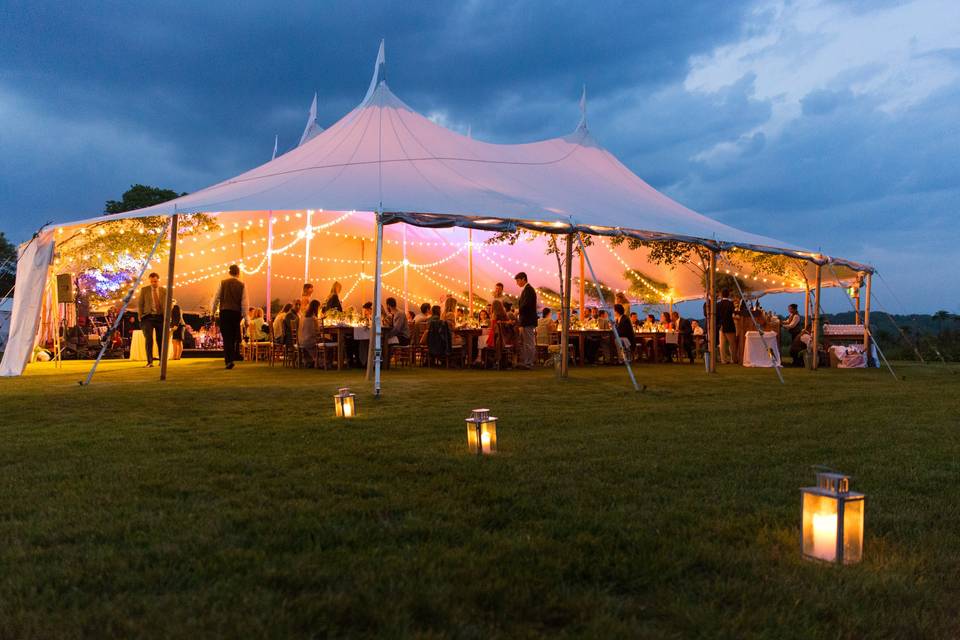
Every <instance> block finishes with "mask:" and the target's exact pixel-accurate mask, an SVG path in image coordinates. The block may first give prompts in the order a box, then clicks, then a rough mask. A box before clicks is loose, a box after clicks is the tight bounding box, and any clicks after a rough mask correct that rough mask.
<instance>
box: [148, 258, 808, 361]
mask: <svg viewBox="0 0 960 640" xmlns="http://www.w3.org/2000/svg"><path fill="white" fill-rule="evenodd" d="M228 274H229V277H228V278H226V279H224V280H222V281H221V282H220V284H219V286H218V288H217V292H216V295H215V296H214V299H213V302H212V305H211V309H212V310H213V312H214V314H215V317H217V312H218V311H219V314H218V319H217V325H216V328H215V329H214V331H215V332H217V333H219V335H220V337H221V338H222V343H223V351H224V360H225V364H226V368H227V369H231V368H233V366H234V363H235V362H236V361H238V360H240V359H241V356H240V353H241V344H242V341H244V340H245V341H248V342H249V343H251V344H262V343H267V344H270V343H271V342H272V343H276V344H279V345H284V346H287V347H290V348H296V349H299V350H301V352H302V353H303V354H305V356H306V358H307V365H308V366H317V365H318V355H319V350H320V349H321V348H323V347H325V346H331V345H330V343H331V342H333V341H334V340H335V337H333V336H331V335H329V334H325V333H324V326H323V318H324V317H325V316H326V315H327V314H330V313H331V312H336V313H337V314H343V312H344V309H343V302H342V300H341V297H340V295H341V292H342V286H341V284H340V283H339V282H334V283H333V284H332V286H331V287H330V290H329V292H328V293H327V295H326V296H325V297H324V299H323V300H322V301H321V300H319V299H315V298H314V287H313V285H312V284H309V283H307V284H304V285H303V288H302V291H301V294H300V296H299V297H298V298H296V299H294V300H291V301H290V302H288V303H286V304H285V305H284V306H283V307H282V308H281V309H280V311H279V312H278V313H277V314H276V315H275V316H274V318H273V320H272V324H270V323H268V322H267V315H266V313H265V312H264V310H263V309H262V308H259V307H252V306H249V305H248V303H247V292H246V286H245V285H244V283H243V282H242V281H241V280H240V278H239V275H240V270H239V267H237V265H231V266H230V268H229V271H228ZM159 280H160V278H159V275H158V274H156V273H151V274H150V276H149V284H148V285H147V286H145V287H143V288H142V289H141V291H140V296H139V298H138V303H137V304H138V307H137V310H138V314H139V318H140V325H141V328H142V330H143V333H144V338H145V341H146V344H145V346H146V351H147V366H148V367H150V366H153V353H154V350H153V345H154V340H156V341H157V343H158V345H159V346H162V342H163V336H162V335H161V333H162V329H161V328H162V325H163V314H164V310H165V305H166V295H167V292H166V289H165V288H164V287H161V286H160V285H159ZM514 280H515V282H516V285H517V287H518V289H519V295H518V296H516V297H515V298H513V299H509V298H508V297H507V296H506V295H505V293H504V286H503V284H502V283H497V284H496V285H495V288H494V290H493V291H492V293H491V298H490V301H489V302H488V303H487V304H486V306H485V307H484V308H482V309H480V310H479V311H478V312H477V313H475V314H471V313H469V312H468V311H467V310H466V309H465V308H464V307H463V306H461V305H459V304H458V302H457V299H456V298H454V297H453V296H452V295H447V296H446V297H444V298H443V300H442V301H440V303H439V304H434V303H431V302H424V303H422V304H421V305H420V306H419V310H413V309H411V310H409V311H407V312H404V311H403V310H401V309H400V308H398V305H397V301H396V299H395V298H392V297H390V298H387V299H386V300H385V304H384V306H383V307H382V309H381V322H382V337H383V344H384V346H385V348H386V349H389V348H390V347H391V346H400V347H406V346H408V345H410V344H411V343H413V342H415V343H416V344H417V345H420V346H423V347H425V348H426V350H427V353H428V354H429V356H430V357H431V358H448V357H449V356H450V355H451V354H452V353H453V352H454V351H456V350H458V349H462V348H463V347H464V346H465V345H464V340H465V338H464V337H463V335H461V332H460V331H458V329H460V328H462V327H464V326H465V325H469V326H471V327H477V328H479V329H480V332H479V335H478V336H475V335H469V336H468V337H467V338H466V339H469V340H471V341H475V342H474V343H472V344H471V345H470V346H471V347H472V349H471V351H473V352H474V353H475V354H476V359H475V361H474V362H473V364H475V365H482V364H484V354H485V349H486V351H490V350H493V349H498V351H499V350H500V348H501V347H509V348H512V349H513V350H514V351H515V352H516V354H517V364H516V366H517V367H518V368H521V369H529V368H532V367H533V365H534V362H535V360H536V357H537V347H538V346H548V347H550V346H555V341H556V333H557V331H558V322H559V319H558V317H557V316H558V314H557V313H556V312H555V311H554V310H552V309H550V308H546V307H545V308H543V309H540V310H539V311H538V309H537V293H536V290H535V289H534V287H533V286H532V285H531V284H530V282H529V281H528V279H527V275H526V273H524V272H520V273H518V274H517V275H516V276H515V278H514ZM513 300H516V306H515V307H514V303H513ZM244 310H245V312H244ZM758 310H759V304H755V307H754V308H753V309H750V308H749V306H748V305H747V304H746V303H743V302H740V303H739V304H738V303H735V302H734V301H733V300H732V299H731V298H730V292H729V290H728V289H723V290H722V291H721V295H720V299H719V300H718V301H717V338H718V350H719V359H720V362H723V363H737V362H739V359H740V352H739V349H738V347H737V345H738V343H739V341H740V338H741V337H742V336H741V335H740V334H741V333H745V331H746V330H753V327H752V326H747V325H746V324H744V323H742V322H741V323H738V322H737V321H736V319H737V317H738V316H749V315H750V314H756V313H757V312H758ZM348 311H349V315H350V316H354V314H355V310H354V309H352V308H351V309H349V310H348ZM708 311H709V309H708V308H707V305H706V304H705V305H704V312H705V315H707V312H708ZM571 313H572V316H573V323H574V325H575V326H577V325H579V326H581V327H585V328H596V329H598V330H600V331H610V330H612V329H613V328H614V327H615V328H616V333H617V335H618V337H619V341H620V343H619V345H618V344H617V343H615V342H613V341H611V340H609V339H608V338H606V337H604V336H602V335H600V334H590V335H589V336H587V337H586V338H585V340H584V343H585V344H584V353H583V354H582V355H583V359H584V360H585V361H586V362H588V363H595V362H597V360H598V358H599V357H602V358H603V359H604V360H605V361H606V362H619V361H622V359H624V358H627V359H632V358H633V357H634V356H635V355H639V356H641V357H646V358H648V359H651V360H653V359H654V353H655V350H656V345H657V344H658V343H656V339H644V338H645V336H644V334H666V333H669V334H675V335H676V336H677V339H676V341H668V342H667V343H666V344H665V345H664V349H663V353H662V354H660V357H662V358H663V359H667V360H673V359H678V358H679V357H680V356H681V355H686V357H687V358H688V359H689V360H690V361H693V360H694V359H695V357H696V355H699V353H698V352H702V350H703V348H704V344H705V340H703V339H702V337H703V335H704V329H703V327H701V326H700V324H699V323H698V321H696V320H691V319H688V318H684V317H682V316H681V315H680V314H679V313H678V312H677V311H673V312H667V311H664V312H662V313H661V314H660V317H659V319H658V318H657V317H656V316H655V315H654V314H652V313H648V314H646V315H645V316H643V317H641V316H640V315H639V314H638V313H637V312H635V311H632V310H631V309H630V302H629V300H628V299H627V298H626V296H625V295H624V294H622V293H618V294H617V295H616V298H615V304H614V305H613V317H612V318H611V317H609V314H608V312H607V310H606V309H601V308H597V307H585V308H584V313H583V317H582V318H580V317H578V315H579V314H578V311H577V310H573V311H572V312H571ZM359 317H360V319H361V321H362V322H363V323H365V324H366V325H367V326H368V327H369V326H371V325H372V323H373V318H374V313H373V303H372V302H367V303H365V304H364V305H363V306H362V307H361V310H360V314H359ZM755 317H756V316H755ZM745 327H746V328H745ZM783 328H785V329H786V330H787V332H788V333H789V334H790V339H791V346H790V353H791V355H792V356H793V364H794V365H795V366H802V364H803V353H804V351H805V350H806V344H807V340H809V333H808V332H807V333H806V337H807V340H805V339H804V337H805V330H804V327H803V322H802V320H801V318H800V315H799V313H798V310H797V305H795V304H791V305H790V307H789V315H788V317H787V319H786V320H785V322H784V324H783ZM189 331H190V328H189V327H188V325H187V324H186V323H185V321H184V319H183V314H182V312H181V309H180V306H179V305H176V304H174V305H172V310H171V318H170V339H171V340H172V342H171V347H172V349H171V357H172V358H173V359H179V358H180V357H181V354H182V353H183V343H184V338H185V334H186V333H188V332H189ZM368 347H369V341H368V340H350V341H349V345H348V355H349V358H350V360H351V361H352V362H356V363H357V364H359V365H361V366H365V365H366V362H367V359H368ZM575 348H578V347H576V346H575ZM577 355H580V354H577Z"/></svg>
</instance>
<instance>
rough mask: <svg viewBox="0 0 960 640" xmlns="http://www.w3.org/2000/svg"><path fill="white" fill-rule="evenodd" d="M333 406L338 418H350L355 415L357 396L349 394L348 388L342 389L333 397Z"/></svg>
mask: <svg viewBox="0 0 960 640" xmlns="http://www.w3.org/2000/svg"><path fill="white" fill-rule="evenodd" d="M333 406H334V408H335V409H336V411H337V417H338V418H352V417H354V416H355V415H357V396H356V395H355V394H353V393H350V388H349V387H343V388H342V389H339V390H338V391H337V395H335V396H333Z"/></svg>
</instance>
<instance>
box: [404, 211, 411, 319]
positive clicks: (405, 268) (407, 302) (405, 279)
mask: <svg viewBox="0 0 960 640" xmlns="http://www.w3.org/2000/svg"><path fill="white" fill-rule="evenodd" d="M409 297H410V294H409V293H408V292H407V223H406V222H404V223H403V315H407V312H408V311H410V303H409V301H408V298H409Z"/></svg>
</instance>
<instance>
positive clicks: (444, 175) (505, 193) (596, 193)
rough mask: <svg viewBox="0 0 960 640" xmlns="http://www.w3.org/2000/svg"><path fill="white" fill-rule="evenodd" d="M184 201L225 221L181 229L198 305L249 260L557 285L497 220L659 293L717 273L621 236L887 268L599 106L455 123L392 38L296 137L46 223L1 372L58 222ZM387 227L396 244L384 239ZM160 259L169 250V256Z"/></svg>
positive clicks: (442, 281) (456, 288)
mask: <svg viewBox="0 0 960 640" xmlns="http://www.w3.org/2000/svg"><path fill="white" fill-rule="evenodd" d="M175 213H176V214H191V213H207V214H209V215H212V216H213V217H214V218H215V220H216V221H217V223H218V226H219V229H214V230H212V231H211V232H209V233H206V234H204V235H201V236H193V237H191V238H187V239H185V240H184V241H181V246H180V247H179V250H178V262H177V274H178V275H177V283H176V287H177V290H176V292H175V297H176V298H177V299H178V300H179V301H180V302H181V304H182V306H185V307H186V308H192V307H199V306H201V305H203V304H204V303H205V302H206V301H207V300H209V297H210V294H211V293H212V291H213V289H214V288H215V283H216V279H217V278H220V277H223V273H224V272H225V270H226V267H227V265H229V264H231V263H233V262H240V263H241V264H243V266H244V272H245V274H246V275H245V278H246V280H247V282H248V283H250V287H251V299H260V300H263V301H264V302H266V301H267V300H268V298H269V297H281V298H286V299H290V298H292V297H293V295H295V292H296V291H297V290H299V285H300V284H301V283H302V282H304V281H305V279H308V280H311V281H314V282H316V283H317V284H318V289H319V290H320V293H322V292H323V290H324V288H325V286H326V284H325V283H327V282H331V281H333V280H340V281H344V286H345V288H347V289H349V291H348V292H347V298H348V302H349V301H350V300H349V298H350V293H351V292H354V291H356V292H357V293H358V294H361V293H362V295H364V296H365V297H366V299H373V298H374V297H375V296H376V295H378V294H379V291H380V289H379V288H378V287H375V286H374V283H376V282H381V283H382V285H383V288H384V289H385V290H386V291H387V292H388V293H393V294H396V295H397V297H406V298H409V300H410V302H417V303H419V302H420V301H422V300H424V299H432V300H435V299H437V298H439V295H440V294H441V293H446V292H454V293H456V294H458V295H465V292H466V290H467V289H468V287H469V285H471V284H472V285H473V286H472V287H469V288H470V292H473V291H474V290H476V291H479V292H481V293H480V295H481V296H482V295H484V293H485V292H486V291H489V288H488V287H489V286H490V285H492V283H493V282H494V281H496V280H501V281H505V282H509V279H510V276H511V275H512V273H514V272H516V271H519V270H526V271H528V272H531V279H532V280H534V284H539V285H541V286H544V287H546V288H549V289H551V290H553V291H557V290H558V289H559V286H558V283H557V277H558V273H557V268H556V262H555V259H554V258H553V257H552V256H547V255H545V253H544V241H543V239H542V237H541V238H540V239H537V240H534V241H533V242H531V243H529V244H528V243H526V242H523V241H521V242H520V243H518V246H503V245H488V244H484V243H483V241H484V240H485V239H486V238H487V237H489V236H490V235H491V234H492V233H494V232H500V231H510V230H516V229H527V230H532V231H539V232H547V233H557V234H569V233H571V232H576V231H579V232H582V233H584V234H588V235H590V236H591V237H593V238H594V245H595V247H594V249H591V255H590V257H591V259H592V260H593V261H594V263H595V264H594V266H595V267H596V270H597V272H598V273H599V274H600V275H601V280H602V281H603V282H604V283H605V284H606V285H607V286H609V287H610V288H611V289H617V290H619V289H624V290H626V289H628V288H629V285H630V281H631V280H632V281H633V282H634V283H636V282H637V281H638V279H639V281H640V282H641V283H643V282H647V284H648V285H649V288H650V292H651V295H650V296H649V298H648V299H649V300H653V301H660V300H666V299H670V300H673V301H676V300H683V299H692V298H697V297H702V292H703V282H702V274H700V273H697V272H696V271H695V270H691V269H684V268H675V269H666V270H665V269H662V268H661V269H658V268H656V267H651V266H650V265H648V264H647V263H646V260H645V258H644V256H645V255H646V252H645V251H644V250H639V251H636V252H631V251H629V250H627V249H625V248H622V247H621V248H614V247H613V246H611V245H610V244H609V238H610V237H616V236H630V237H634V238H638V239H642V240H651V241H656V240H681V241H689V242H694V243H697V244H700V245H703V246H706V247H708V248H710V249H711V250H714V251H718V252H722V251H728V250H731V249H736V248H742V249H749V250H754V251H759V252H763V253H771V254H780V255H785V256H790V257H794V258H798V259H800V260H803V261H807V264H809V269H810V276H811V277H807V274H800V275H798V276H794V277H792V278H765V277H763V276H760V275H751V274H749V273H745V274H743V275H744V276H745V277H747V278H748V279H749V278H750V277H753V278H754V279H755V282H754V284H755V288H756V289H757V290H763V291H796V290H803V289H804V287H805V286H806V284H805V282H804V280H806V281H807V282H809V281H811V280H812V274H813V271H814V270H816V269H817V265H824V264H830V265H831V266H832V267H833V268H834V269H836V270H838V272H842V275H843V276H844V277H851V276H854V275H856V273H858V272H867V273H870V272H872V270H873V269H872V268H871V267H870V266H868V265H863V264H858V263H855V262H852V261H848V260H844V259H840V258H834V257H831V256H827V255H822V254H819V253H815V252H811V251H807V250H804V249H802V248H799V247H795V246H793V245H790V244H788V243H785V242H781V241H778V240H775V239H772V238H768V237H764V236H759V235H756V234H752V233H748V232H744V231H740V230H739V229H736V228H733V227H731V226H728V225H725V224H723V223H720V222H718V221H716V220H713V219H711V218H708V217H706V216H704V215H701V214H699V213H696V212H694V211H692V210H690V209H688V208H686V207H684V206H683V205H681V204H679V203H677V202H675V201H674V200H672V199H670V198H668V197H667V196H665V195H663V194H661V193H660V192H658V191H657V190H655V189H654V188H653V187H651V186H650V185H648V184H647V183H646V182H644V181H643V180H641V179H640V178H639V177H637V176H636V175H635V174H633V173H632V172H631V171H630V170H629V169H627V168H626V167H625V166H624V165H623V164H621V163H620V162H619V161H618V160H617V159H616V158H615V157H614V156H613V155H612V154H610V153H609V152H608V151H606V150H605V149H604V148H603V147H602V146H600V145H599V144H598V143H597V142H596V141H595V140H594V139H593V137H592V136H591V134H590V132H589V130H588V128H587V126H586V121H585V119H583V120H581V123H580V125H579V126H578V127H577V129H576V130H575V131H574V132H573V133H571V134H570V135H567V136H563V137H559V138H553V139H549V140H544V141H541V142H534V143H529V144H517V145H507V144H490V143H486V142H482V141H479V140H476V139H473V138H471V137H466V136H462V135H460V134H457V133H455V132H453V131H450V130H448V129H445V128H444V127H442V126H440V125H438V124H436V123H434V122H432V121H431V120H429V119H428V118H426V117H424V116H422V115H420V114H418V113H416V112H415V111H414V110H413V109H411V108H410V107H408V106H407V105H406V104H404V103H403V102H402V101H401V100H400V99H399V98H397V97H396V96H395V95H394V94H393V92H392V91H391V90H390V89H389V87H388V86H387V84H386V81H385V79H384V56H383V45H382V44H381V49H380V53H379V55H378V58H377V63H376V65H375V69H374V74H373V78H372V80H371V83H370V87H369V89H368V91H367V94H366V96H365V98H364V100H363V101H362V102H361V103H360V105H359V106H357V107H356V108H355V109H353V110H352V111H350V112H349V113H348V114H346V115H345V116H344V117H343V118H341V119H340V120H339V121H338V122H336V123H334V124H333V125H331V126H330V127H329V128H328V129H326V130H323V131H322V132H319V133H317V134H316V135H314V136H313V137H312V138H310V139H309V140H306V141H304V142H303V143H302V144H301V145H300V146H298V147H297V148H295V149H293V150H291V151H289V152H287V153H285V154H283V155H281V156H279V157H277V158H275V159H274V160H272V161H270V162H268V163H266V164H264V165H261V166H259V167H257V168H255V169H252V170H250V171H248V172H246V173H243V174H241V175H239V176H236V177H234V178H231V179H229V180H226V181H224V182H221V183H219V184H216V185H213V186H211V187H207V188H205V189H201V190H199V191H197V192H194V193H191V194H189V195H186V196H183V197H180V198H177V199H176V200H173V201H170V202H167V203H164V204H162V205H157V206H154V207H150V208H146V209H141V210H138V211H131V212H126V213H121V214H115V215H111V216H98V217H95V218H88V219H84V220H78V221H75V222H71V223H69V224H65V225H59V226H57V227H52V228H47V229H45V230H44V231H43V232H42V233H41V234H40V236H39V237H38V238H36V239H35V241H34V242H33V243H32V245H31V247H28V251H29V252H32V253H33V255H32V256H31V258H30V259H29V260H26V261H24V260H22V261H21V263H20V264H19V265H18V266H19V268H18V273H17V291H18V295H17V297H16V304H15V308H14V312H13V316H14V317H13V328H12V330H11V347H10V348H9V349H8V351H7V353H6V354H5V356H4V360H3V363H2V365H0V375H18V374H19V373H20V372H21V371H22V369H23V366H24V364H25V363H26V362H27V358H28V357H29V353H30V351H31V350H32V343H33V339H34V335H35V334H36V316H37V314H38V310H37V307H38V306H39V297H40V295H41V293H40V290H42V288H43V282H44V281H45V280H46V278H47V277H48V273H49V267H50V264H51V263H52V262H53V254H54V250H53V246H54V243H55V242H56V241H57V236H58V234H62V233H63V231H64V229H71V228H84V227H86V226H91V225H99V224H104V223H108V222H110V221H114V220H120V219H125V218H135V217H142V216H157V215H163V216H170V215H173V214H175ZM394 223H405V224H394ZM384 226H386V231H384ZM440 229H443V230H442V231H438V230H440ZM378 233H379V234H382V236H380V237H383V240H384V242H380V243H378V242H377V238H378ZM597 244H599V245H601V246H600V247H596V245H597ZM375 247H379V248H380V251H381V255H380V259H379V260H378V256H377V253H376V249H375ZM468 254H471V255H470V257H472V258H473V260H472V263H473V265H474V269H475V270H476V274H475V278H476V280H474V281H473V282H472V283H471V282H468V277H466V275H467V274H465V267H466V263H467V257H468ZM44 260H46V262H44ZM161 264H163V259H162V258H160V259H158V260H157V263H156V267H157V268H158V270H159V267H160V266H161ZM378 266H381V267H382V273H379V274H378V273H377V267H378ZM722 267H723V265H722V263H721V264H720V265H718V269H719V268H722ZM268 272H270V277H268ZM651 274H653V275H651ZM628 275H633V276H636V277H635V278H633V277H628ZM401 280H402V281H401ZM537 280H539V281H537ZM271 286H273V287H274V288H273V290H272V291H271ZM351 286H352V287H353V288H352V289H351V288H350V287H351ZM25 289H27V290H25ZM278 294H279V295H278ZM557 302H559V301H557ZM547 303H548V304H551V300H550V299H549V296H548V297H547ZM356 306H359V304H357V305H356ZM551 306H553V304H551Z"/></svg>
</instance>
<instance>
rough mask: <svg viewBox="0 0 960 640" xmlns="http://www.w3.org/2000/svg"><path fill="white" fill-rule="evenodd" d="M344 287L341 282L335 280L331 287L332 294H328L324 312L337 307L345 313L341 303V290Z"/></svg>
mask: <svg viewBox="0 0 960 640" xmlns="http://www.w3.org/2000/svg"><path fill="white" fill-rule="evenodd" d="M341 289H343V286H342V285H341V284H340V283H339V282H334V283H333V285H332V286H331V287H330V294H329V295H328V296H327V299H326V301H325V302H324V303H323V312H324V313H326V312H327V311H330V310H331V309H335V310H337V311H339V312H340V313H343V305H342V304H341V303H340V290H341Z"/></svg>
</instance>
